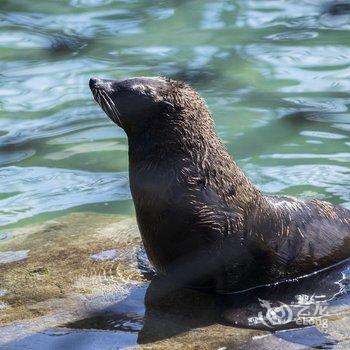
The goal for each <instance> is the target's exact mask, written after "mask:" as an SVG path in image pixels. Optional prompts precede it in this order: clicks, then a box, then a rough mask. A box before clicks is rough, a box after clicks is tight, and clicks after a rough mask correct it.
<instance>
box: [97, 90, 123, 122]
mask: <svg viewBox="0 0 350 350" xmlns="http://www.w3.org/2000/svg"><path fill="white" fill-rule="evenodd" d="M100 94H101V97H102V100H103V102H104V105H105V106H106V107H107V108H108V111H109V112H110V113H111V114H112V117H113V118H112V119H113V120H114V121H115V122H117V123H119V125H120V126H123V124H122V122H121V120H120V118H119V116H120V113H119V111H118V109H117V106H116V105H115V103H114V102H113V101H112V99H111V98H110V97H109V96H108V95H107V94H105V93H103V92H102V91H100ZM100 105H101V107H102V108H103V104H101V103H100ZM106 113H107V112H106ZM115 118H116V119H115Z"/></svg>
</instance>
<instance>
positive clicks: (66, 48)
mask: <svg viewBox="0 0 350 350" xmlns="http://www.w3.org/2000/svg"><path fill="white" fill-rule="evenodd" d="M87 45H88V42H87V40H86V39H83V38H80V37H75V36H66V35H55V36H52V37H51V38H50V51H51V53H53V54H66V53H76V52H78V51H80V50H81V49H83V48H85V47H86V46H87Z"/></svg>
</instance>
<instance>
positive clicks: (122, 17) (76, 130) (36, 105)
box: [0, 0, 350, 348]
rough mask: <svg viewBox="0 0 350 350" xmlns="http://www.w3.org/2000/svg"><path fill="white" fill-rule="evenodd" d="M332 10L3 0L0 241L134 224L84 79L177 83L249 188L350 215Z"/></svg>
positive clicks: (259, 3)
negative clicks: (101, 220) (186, 88)
mask: <svg viewBox="0 0 350 350" xmlns="http://www.w3.org/2000/svg"><path fill="white" fill-rule="evenodd" d="M343 3H344V4H345V5H344V6H340V5H339V3H337V4H336V3H335V2H332V1H326V0H325V1H320V0H298V1H297V0H287V1H278V0H275V1H273V0H255V1H254V0H241V1H239V0H217V1H209V0H201V1H199V0H188V1H181V0H171V1H161V0H157V1H150V0H147V1H146V0H140V1H135V0H61V1H55V2H53V1H43V0H36V1H24V0H2V1H1V4H0V81H1V84H0V242H1V241H7V240H10V239H11V232H12V230H13V229H14V228H16V227H20V226H23V225H28V224H33V223H41V222H44V221H46V220H47V219H54V218H57V217H59V216H62V215H65V214H69V213H72V212H86V211H90V212H96V213H113V214H122V215H133V214H134V209H133V205H132V201H131V199H130V191H129V187H128V174H127V170H128V159H127V142H126V138H125V135H124V133H123V132H122V131H121V130H120V129H118V128H117V127H115V126H114V125H113V124H112V123H111V122H110V121H109V119H108V118H107V117H106V116H104V115H103V112H102V111H101V110H100V108H99V107H98V106H97V105H96V103H95V102H94V101H93V99H92V96H91V93H90V90H89V88H88V79H89V77H91V76H99V77H105V78H123V77H130V76H139V75H146V76H147V75H149V76H154V75H165V76H169V77H172V78H176V79H182V80H185V81H187V82H189V83H190V84H192V85H193V86H194V87H195V88H196V89H197V90H198V91H199V92H200V93H201V94H202V95H203V96H204V97H205V98H206V100H207V103H208V106H209V108H210V110H211V111H212V113H213V115H214V118H215V122H216V126H217V130H218V132H219V133H220V135H221V137H222V138H223V139H224V141H225V143H226V145H227V147H228V149H229V151H230V153H231V154H232V155H233V156H234V157H235V159H236V160H237V162H238V163H239V165H240V166H241V167H242V168H243V169H244V170H245V172H246V173H247V175H248V176H249V177H250V178H251V179H252V181H253V182H254V183H255V184H256V185H257V186H258V187H259V188H260V189H262V190H263V191H265V192H266V193H271V194H287V195H296V196H300V197H304V198H305V197H313V198H320V199H324V200H327V201H330V202H332V203H336V204H341V205H344V206H347V207H349V208H350V167H349V164H350V152H349V147H350V112H349V105H350V40H349V38H350V33H349V32H350V11H349V7H350V6H349V3H348V2H347V1H343ZM346 4H347V5H346ZM19 248H20V249H19V250H20V251H21V250H24V248H23V249H22V248H21V247H19ZM96 253H98V252H96ZM0 288H1V286H0ZM0 307H1V305H0ZM53 332H56V331H53ZM108 336H111V337H114V335H108ZM37 337H39V338H40V337H45V334H40V335H37ZM71 337H72V339H76V338H77V337H83V339H86V341H87V343H89V342H90V340H88V339H90V338H89V337H91V335H86V334H85V333H84V334H83V335H82V334H81V333H79V332H78V333H74V334H73V333H72V335H71ZM103 337H107V335H106V334H105V335H104V336H102V335H101V339H106V340H101V342H102V343H103V344H108V342H109V341H111V342H113V341H114V340H113V339H114V338H113V339H111V340H107V338H103ZM121 337H122V336H120V337H119V338H118V339H119V340H120V344H122V339H124V338H121ZM125 337H126V338H125V342H126V343H125V344H130V343H129V340H130V338H128V337H129V336H128V335H125ZM316 338H317V337H316ZM50 339H51V338H50ZM56 339H57V337H56ZM96 339H97V338H96ZM128 339H129V340H128ZM34 341H36V340H35V339H34V340H33V343H32V344H35V343H34ZM38 341H39V340H38ZM71 341H72V342H73V340H71ZM84 341H85V340H84ZM134 341H135V336H132V341H131V343H133V342H134ZM120 346H122V345H120ZM18 347H19V348H20V345H18ZM32 347H35V346H34V345H32ZM106 347H107V345H106Z"/></svg>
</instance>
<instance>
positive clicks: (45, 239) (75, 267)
mask: <svg viewBox="0 0 350 350" xmlns="http://www.w3.org/2000/svg"><path fill="white" fill-rule="evenodd" d="M139 247H140V237H139V234H138V230H137V227H136V224H135V221H134V220H132V219H130V218H125V217H116V216H111V215H96V214H90V213H84V214H70V215H68V216H66V217H62V218H60V219H58V220H57V221H49V222H47V223H46V224H44V225H37V226H33V227H26V228H20V229H17V230H14V232H13V238H12V239H10V240H6V241H3V242H1V241H0V254H1V253H2V252H4V253H3V255H4V256H5V253H6V252H9V251H26V252H28V253H27V255H28V256H27V258H26V259H25V260H20V261H13V262H9V263H7V264H0V286H1V289H3V290H6V291H7V293H6V294H4V295H2V296H1V300H0V301H1V302H2V303H5V304H7V305H8V307H7V308H4V309H3V310H1V313H0V324H4V323H7V322H10V321H18V320H21V319H25V318H32V317H36V316H41V315H43V314H47V313H49V312H52V311H55V310H56V309H57V307H62V305H60V304H61V303H57V300H56V301H55V302H52V300H54V299H58V300H60V299H61V300H62V304H63V303H66V301H64V302H63V300H65V299H70V300H72V299H74V298H75V299H79V298H78V297H79V296H80V299H81V297H82V296H85V297H89V296H90V297H91V296H94V297H96V296H98V295H99V296H101V297H102V296H103V297H104V298H107V296H108V295H109V294H110V295H109V297H110V298H115V299H116V300H117V299H118V293H121V295H123V296H124V295H125V293H126V291H127V285H130V284H131V285H134V284H139V283H142V282H143V281H144V277H143V276H142V274H141V272H140V271H138V269H137V260H136V251H137V250H138V249H139ZM112 249H118V250H120V251H122V252H123V254H120V256H119V257H118V259H117V260H112V261H111V260H99V261H95V260H94V259H91V256H93V255H95V254H98V253H100V252H101V251H107V250H112ZM8 259H10V258H9V257H8ZM119 297H120V295H119Z"/></svg>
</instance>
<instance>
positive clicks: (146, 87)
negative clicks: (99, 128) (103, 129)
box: [89, 77, 172, 131]
mask: <svg viewBox="0 0 350 350" xmlns="http://www.w3.org/2000/svg"><path fill="white" fill-rule="evenodd" d="M89 86H90V89H91V91H92V93H93V96H94V98H95V100H96V101H97V102H98V104H99V105H100V106H101V108H102V109H103V110H104V112H105V113H106V114H107V115H108V117H109V118H110V119H111V120H112V121H113V122H114V123H116V124H117V125H118V126H120V127H122V128H123V129H125V131H127V130H132V129H141V128H143V127H147V126H148V125H149V124H148V123H150V122H151V121H150V120H148V118H147V116H151V115H152V116H154V115H158V114H159V113H161V112H162V111H163V110H164V109H165V108H167V107H169V106H172V104H171V103H170V102H168V101H166V100H165V99H164V96H165V95H166V90H167V88H168V84H167V81H166V80H165V79H163V78H142V77H141V78H134V79H127V80H107V79H99V78H91V79H90V82H89Z"/></svg>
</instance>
